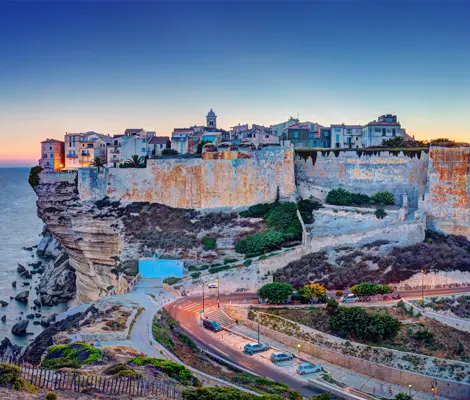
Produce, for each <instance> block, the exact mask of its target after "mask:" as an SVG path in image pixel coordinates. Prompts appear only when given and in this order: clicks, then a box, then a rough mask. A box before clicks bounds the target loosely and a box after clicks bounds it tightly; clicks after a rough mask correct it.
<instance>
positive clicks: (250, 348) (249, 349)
mask: <svg viewBox="0 0 470 400" xmlns="http://www.w3.org/2000/svg"><path fill="white" fill-rule="evenodd" d="M244 350H245V352H246V353H248V354H249V355H250V356H252V355H253V354H255V353H262V352H263V351H267V350H269V345H267V344H263V343H253V344H252V343H249V344H247V345H246V346H245V347H244Z"/></svg>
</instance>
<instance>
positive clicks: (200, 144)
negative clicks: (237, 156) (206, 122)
mask: <svg viewBox="0 0 470 400" xmlns="http://www.w3.org/2000/svg"><path fill="white" fill-rule="evenodd" d="M207 143H212V142H211V141H210V140H202V141H201V142H199V144H198V145H197V150H196V154H202V148H203V147H204V145H205V144H207Z"/></svg>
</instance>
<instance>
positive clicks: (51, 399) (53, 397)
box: [46, 392, 57, 400]
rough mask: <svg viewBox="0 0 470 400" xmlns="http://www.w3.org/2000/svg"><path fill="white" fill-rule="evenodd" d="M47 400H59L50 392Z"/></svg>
mask: <svg viewBox="0 0 470 400" xmlns="http://www.w3.org/2000/svg"><path fill="white" fill-rule="evenodd" d="M46 400H57V395H56V394H55V393H52V392H49V393H47V394H46Z"/></svg>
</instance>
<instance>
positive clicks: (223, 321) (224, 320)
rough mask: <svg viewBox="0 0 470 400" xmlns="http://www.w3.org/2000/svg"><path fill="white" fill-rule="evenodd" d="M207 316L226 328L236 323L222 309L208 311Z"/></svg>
mask: <svg viewBox="0 0 470 400" xmlns="http://www.w3.org/2000/svg"><path fill="white" fill-rule="evenodd" d="M205 317H207V319H209V320H211V321H215V322H218V323H219V324H220V325H221V326H223V327H224V328H231V327H232V326H234V325H235V321H234V320H233V319H232V318H230V317H229V316H228V315H227V314H226V313H225V312H223V311H222V309H218V310H215V311H211V312H208V313H207V314H206V315H205Z"/></svg>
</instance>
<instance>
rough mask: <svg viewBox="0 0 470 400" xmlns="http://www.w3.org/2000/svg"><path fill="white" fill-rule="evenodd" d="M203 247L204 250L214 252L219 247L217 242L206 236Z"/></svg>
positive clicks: (203, 239)
mask: <svg viewBox="0 0 470 400" xmlns="http://www.w3.org/2000/svg"><path fill="white" fill-rule="evenodd" d="M202 245H203V246H204V250H214V249H215V248H216V247H217V240H215V239H214V238H210V237H208V236H205V237H203V238H202Z"/></svg>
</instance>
